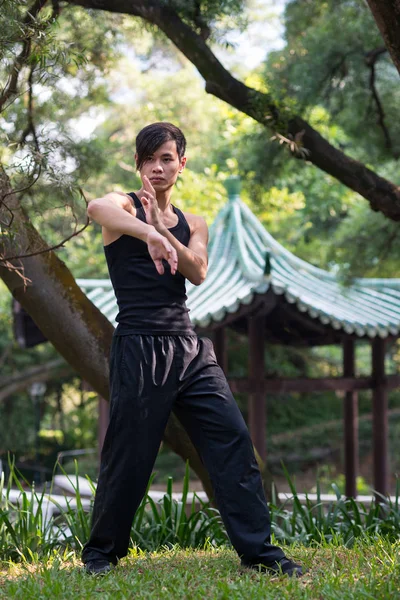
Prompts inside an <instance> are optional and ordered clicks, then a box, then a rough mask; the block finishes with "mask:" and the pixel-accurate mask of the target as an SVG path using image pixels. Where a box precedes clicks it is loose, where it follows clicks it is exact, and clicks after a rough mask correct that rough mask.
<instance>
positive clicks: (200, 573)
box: [0, 538, 400, 600]
mask: <svg viewBox="0 0 400 600" xmlns="http://www.w3.org/2000/svg"><path fill="white" fill-rule="evenodd" d="M285 551H286V553H287V554H288V555H290V556H291V557H293V558H294V559H296V560H298V561H299V562H301V563H302V564H303V565H304V566H305V567H306V568H307V569H308V572H307V573H306V575H305V576H304V577H302V578H300V579H289V578H286V577H282V578H279V577H271V576H269V575H266V574H264V573H259V572H255V571H249V570H247V569H243V568H241V567H240V563H239V560H238V558H237V556H236V554H235V552H234V551H233V550H231V549H227V548H208V549H206V550H192V549H187V550H181V549H179V548H178V547H174V548H172V549H168V550H161V551H158V552H152V553H143V552H140V551H137V550H131V552H130V554H129V556H127V557H126V558H124V559H123V560H122V561H120V563H119V565H118V567H117V568H116V570H114V571H113V572H112V573H110V574H109V575H107V576H105V577H100V578H99V577H91V576H88V575H86V574H85V573H84V572H83V570H82V567H81V564H80V561H79V560H78V558H77V556H76V555H75V554H74V553H71V552H70V553H69V554H66V553H65V554H64V555H63V554H61V553H57V552H54V555H53V556H52V557H50V558H48V559H46V560H45V561H43V559H41V560H35V561H33V562H30V563H18V564H15V563H11V562H10V563H7V564H3V565H0V598H1V599H3V598H4V599H7V600H8V599H9V598H15V599H17V600H18V599H20V600H26V599H27V598H29V599H32V600H36V599H40V600H47V599H49V600H50V599H51V600H63V599H69V598H71V599H82V600H83V599H85V600H91V599H92V598H93V599H97V598H101V600H111V599H113V600H123V599H131V598H135V600H136V599H137V600H140V599H145V598H146V599H147V598H148V599H153V600H162V599H164V598H165V599H166V598H168V599H170V598H182V599H188V600H189V599H190V600H205V599H210V600H211V599H212V600H222V599H227V600H228V599H229V600H239V599H242V598H243V599H246V600H261V599H262V600H272V599H279V600H281V599H282V600H284V599H293V598H294V599H304V600H306V599H318V600H322V599H329V600H336V599H338V600H339V599H340V600H346V599H354V600H359V599H364V598H371V599H374V600H378V599H383V598H388V599H389V598H390V599H391V600H395V599H396V598H400V560H399V552H400V543H399V542H395V543H390V542H388V541H387V540H385V539H382V538H379V539H377V540H375V541H374V543H367V542H366V541H365V540H364V541H362V542H361V541H360V542H357V543H356V544H355V545H354V547H353V548H351V549H349V548H344V547H341V546H334V545H325V546H323V545H321V546H319V547H318V548H306V547H303V546H293V547H287V548H285Z"/></svg>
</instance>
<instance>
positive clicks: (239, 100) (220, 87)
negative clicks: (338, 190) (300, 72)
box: [67, 0, 400, 221]
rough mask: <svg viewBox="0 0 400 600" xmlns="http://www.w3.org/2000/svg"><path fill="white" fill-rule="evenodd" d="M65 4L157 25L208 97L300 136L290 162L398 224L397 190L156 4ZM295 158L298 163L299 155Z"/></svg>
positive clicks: (139, 0) (82, 0)
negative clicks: (304, 165)
mask: <svg viewBox="0 0 400 600" xmlns="http://www.w3.org/2000/svg"><path fill="white" fill-rule="evenodd" d="M67 1H68V2H69V3H70V4H74V5H79V6H83V7H85V8H91V9H98V10H99V9H101V10H107V11H110V12H118V13H126V14H131V15H134V16H137V17H141V18H142V19H144V20H146V21H148V22H149V23H152V24H154V25H157V26H158V27H159V29H161V30H162V31H163V32H164V33H165V34H166V36H167V37H168V38H169V39H170V40H171V41H172V42H173V43H174V44H175V45H176V47H177V48H178V49H179V50H181V51H182V52H183V54H184V55H185V56H186V57H187V58H188V59H189V60H190V61H191V62H192V63H193V64H194V66H195V67H196V68H197V69H198V71H199V72H200V74H201V75H202V76H203V77H204V79H205V82H206V91H207V92H208V93H211V94H213V95H215V96H217V97H218V98H220V99H221V100H224V101H225V102H227V103H228V104H230V105H231V106H233V107H235V108H237V109H238V110H240V111H241V112H244V113H245V114H247V115H249V116H250V117H252V118H253V119H255V120H256V121H258V122H259V123H261V124H262V125H264V126H265V127H268V128H271V129H272V131H273V133H274V134H277V133H278V134H280V135H282V136H284V137H286V138H288V139H289V140H292V141H295V140H296V139H298V136H299V135H300V136H301V146H300V145H299V144H296V145H295V156H299V152H298V150H299V149H300V148H304V149H305V150H306V151H307V158H308V161H310V162H311V163H313V164H314V165H315V166H317V167H318V168H320V169H322V170H323V171H325V172H326V173H329V174H330V175H332V176H333V177H335V178H336V179H338V180H339V181H341V182H342V183H343V184H344V185H346V186H347V187H349V188H350V189H352V190H354V191H355V192H358V193H359V194H360V195H361V196H363V197H364V198H366V199H367V200H368V201H369V203H370V205H371V208H372V209H373V210H375V211H380V212H382V213H383V214H384V215H386V216H387V217H389V218H391V219H393V220H395V221H399V220H400V187H399V186H396V185H394V184H393V183H392V182H390V181H388V180H386V179H384V178H383V177H380V176H379V175H377V174H376V173H374V171H372V170H371V169H368V168H367V167H366V166H365V165H364V164H362V163H361V162H359V161H356V160H354V159H352V158H351V157H349V156H347V155H346V154H344V153H343V152H342V151H340V150H338V149H337V148H335V147H334V146H332V145H331V144H330V143H329V142H328V141H327V140H326V139H324V138H323V137H322V136H321V135H320V134H319V133H318V132H317V131H316V130H315V129H313V128H312V127H311V126H310V125H309V124H308V123H307V122H306V121H304V120H303V119H302V118H301V117H299V116H296V115H293V114H290V112H289V110H288V109H287V108H286V107H284V106H283V107H280V108H278V106H277V105H276V104H275V103H274V101H273V98H272V97H271V96H270V95H269V94H264V93H261V92H259V91H257V90H255V89H252V88H249V87H248V86H246V85H244V84H243V83H242V82H241V81H238V80H237V79H235V78H234V77H233V76H232V75H231V74H230V73H229V72H228V71H227V70H226V69H225V68H224V67H223V65H222V64H221V63H220V62H219V60H218V59H217V58H216V56H215V55H214V54H213V53H212V51H211V50H210V48H209V47H208V46H207V44H206V43H205V41H204V40H203V38H202V37H201V36H200V35H199V34H198V33H196V32H195V31H194V30H193V29H191V28H190V26H189V25H187V24H186V23H184V22H183V21H182V19H180V17H179V15H178V14H176V13H175V12H174V11H173V10H172V9H171V8H169V7H168V5H166V4H165V3H163V4H161V2H160V1H159V0H150V1H149V2H144V0H67ZM296 136H297V137H296ZM301 154H302V155H303V157H304V154H305V153H304V152H303V153H301Z"/></svg>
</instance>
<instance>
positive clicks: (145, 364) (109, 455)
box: [82, 123, 302, 575]
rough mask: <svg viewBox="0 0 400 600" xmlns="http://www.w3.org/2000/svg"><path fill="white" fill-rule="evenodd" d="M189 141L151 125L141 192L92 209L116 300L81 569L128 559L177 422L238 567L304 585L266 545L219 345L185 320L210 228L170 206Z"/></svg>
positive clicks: (140, 143)
mask: <svg viewBox="0 0 400 600" xmlns="http://www.w3.org/2000/svg"><path fill="white" fill-rule="evenodd" d="M185 146H186V141H185V138H184V135H183V133H182V132H181V131H180V129H178V128H177V127H175V126H174V125H172V124H171V123H154V124H152V125H149V126H147V127H145V128H144V129H142V130H141V131H140V132H139V134H138V136H137V138H136V154H135V160H136V166H137V169H138V170H139V173H140V176H141V180H142V187H141V189H140V190H139V191H138V192H136V193H130V194H120V193H111V194H107V195H106V196H104V198H99V199H96V200H92V201H91V202H90V203H89V207H88V214H89V216H90V217H91V218H93V219H94V220H95V221H97V223H99V224H100V225H101V226H102V228H103V239H104V251H105V255H106V259H107V264H108V268H109V272H110V277H111V281H112V283H113V287H114V290H115V294H116V297H117V302H118V307H119V313H118V317H117V321H118V326H117V328H116V330H115V333H114V336H113V343H112V348H111V356H110V424H109V426H108V429H107V434H106V438H105V441H104V446H103V451H102V457H101V467H100V475H99V481H98V486H97V492H96V498H95V503H94V511H93V522H92V532H91V535H90V539H89V541H88V542H87V543H86V545H85V547H84V549H83V553H82V560H83V562H84V563H85V564H86V570H87V571H88V572H89V573H106V572H108V571H109V570H111V568H112V566H113V565H115V564H117V562H118V559H119V558H121V557H123V556H125V555H126V554H127V550H128V544H129V535H130V528H131V525H132V520H133V517H134V514H135V511H136V510H137V508H138V506H139V504H140V502H141V500H142V498H143V495H144V492H145V489H146V485H147V483H148V480H149V477H150V475H151V471H152V469H153V466H154V462H155V459H156V456H157V451H158V449H159V446H160V442H161V439H162V435H163V432H164V429H165V427H166V424H167V421H168V417H169V415H170V412H171V410H174V412H175V414H176V415H177V417H178V418H179V420H180V421H181V422H182V424H183V426H184V427H185V429H186V430H187V432H188V433H189V435H190V437H191V439H192V441H193V443H194V445H195V446H196V448H197V450H198V452H199V455H200V457H201V459H202V461H203V462H204V464H205V466H206V468H207V470H208V472H209V474H210V478H211V481H212V484H213V489H214V494H215V500H216V502H217V505H218V508H219V510H220V513H221V516H222V518H223V521H224V524H225V527H226V530H227V532H228V535H229V538H230V540H231V542H232V544H233V546H234V548H235V549H236V551H237V553H238V554H239V556H240V557H241V560H242V564H243V565H246V566H249V567H255V566H256V565H262V566H263V567H264V568H265V569H267V570H270V571H272V572H275V573H285V574H288V575H301V574H302V572H301V567H300V566H299V565H297V564H295V563H293V562H292V561H291V560H289V559H287V558H286V557H285V555H284V553H283V551H282V550H281V549H280V548H278V547H276V546H272V545H271V544H270V518H269V512H268V508H267V504H266V501H265V496H264V492H263V487H262V481H261V476H260V472H259V469H258V466H257V462H256V460H255V457H254V452H253V446H252V443H251V440H250V436H249V433H248V430H247V427H246V425H245V423H244V420H243V417H242V415H241V413H240V411H239V409H238V406H237V404H236V402H235V400H234V399H233V397H232V394H231V391H230V389H229V386H228V384H227V381H226V379H225V376H224V374H223V372H222V370H221V369H220V367H219V366H218V364H217V361H216V359H215V354H214V351H213V347H212V342H211V341H210V340H209V339H208V338H198V337H197V335H196V334H195V332H194V330H193V326H192V324H191V322H190V319H189V315H188V309H187V308H186V304H185V301H186V292H185V279H189V281H191V282H192V283H193V284H194V285H200V284H201V283H202V282H203V281H204V279H205V277H206V273H207V242H208V231H207V225H206V223H205V221H204V219H203V218H201V217H199V216H195V215H192V214H189V213H183V212H181V211H180V210H179V209H177V208H176V207H174V206H173V205H172V204H171V194H172V190H173V187H174V185H175V182H176V180H177V178H178V176H179V174H180V173H182V171H183V169H184V167H185V164H186V158H185V156H184V154H185Z"/></svg>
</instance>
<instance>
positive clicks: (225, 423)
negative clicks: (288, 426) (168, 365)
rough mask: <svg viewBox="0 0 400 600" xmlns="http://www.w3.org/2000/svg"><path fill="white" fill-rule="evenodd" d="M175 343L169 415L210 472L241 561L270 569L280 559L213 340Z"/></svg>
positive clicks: (257, 474) (246, 435) (247, 438)
mask: <svg viewBox="0 0 400 600" xmlns="http://www.w3.org/2000/svg"><path fill="white" fill-rule="evenodd" d="M180 343H181V351H180V353H178V352H177V360H178V355H179V354H181V356H182V358H181V359H180V364H179V366H178V373H179V374H180V381H179V389H178V396H177V400H176V402H175V406H174V412H175V414H176V415H177V417H178V418H179V420H180V421H181V422H182V424H183V425H184V427H185V429H186V430H187V431H188V433H189V435H190V437H191V439H192V441H193V443H194V444H195V446H196V448H197V450H198V452H199V454H200V456H201V458H202V460H203V462H204V464H205V467H206V468H207V470H208V472H209V474H210V478H211V481H212V484H213V489H214V493H215V500H216V502H217V506H218V508H219V510H220V513H221V516H222V519H223V521H224V524H225V527H226V529H227V532H228V535H229V538H230V540H231V542H232V545H233V546H234V548H235V550H236V551H237V553H238V554H239V556H240V557H241V559H242V563H243V564H245V565H249V566H251V565H256V564H260V563H261V564H264V565H273V566H275V565H276V562H277V561H279V560H281V559H284V558H285V555H284V553H283V551H282V550H281V548H279V547H277V546H273V545H271V540H270V534H271V521H270V516H269V511H268V506H267V503H266V499H265V495H264V490H263V486H262V480H261V475H260V472H259V469H258V465H257V461H256V459H255V456H254V451H253V444H252V442H251V439H250V435H249V432H248V429H247V427H246V424H245V422H244V419H243V417H242V414H241V412H240V410H239V408H238V406H237V404H236V402H235V400H234V398H233V396H232V393H231V391H230V389H229V386H228V383H227V381H226V378H225V376H224V373H223V371H222V370H221V368H220V367H219V365H218V364H217V362H216V359H215V354H214V350H213V347H212V342H211V340H209V339H207V338H200V339H198V340H196V338H194V337H183V338H180Z"/></svg>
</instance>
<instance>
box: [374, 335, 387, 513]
mask: <svg viewBox="0 0 400 600" xmlns="http://www.w3.org/2000/svg"><path fill="white" fill-rule="evenodd" d="M385 349H386V344H385V340H383V339H381V338H375V339H374V340H373V342H372V379H373V398H372V433H373V450H374V488H375V491H376V492H378V493H379V494H383V495H386V494H387V493H388V483H389V482H388V390H387V385H386V377H385ZM376 499H377V501H380V500H382V498H380V497H379V496H377V497H376Z"/></svg>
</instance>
